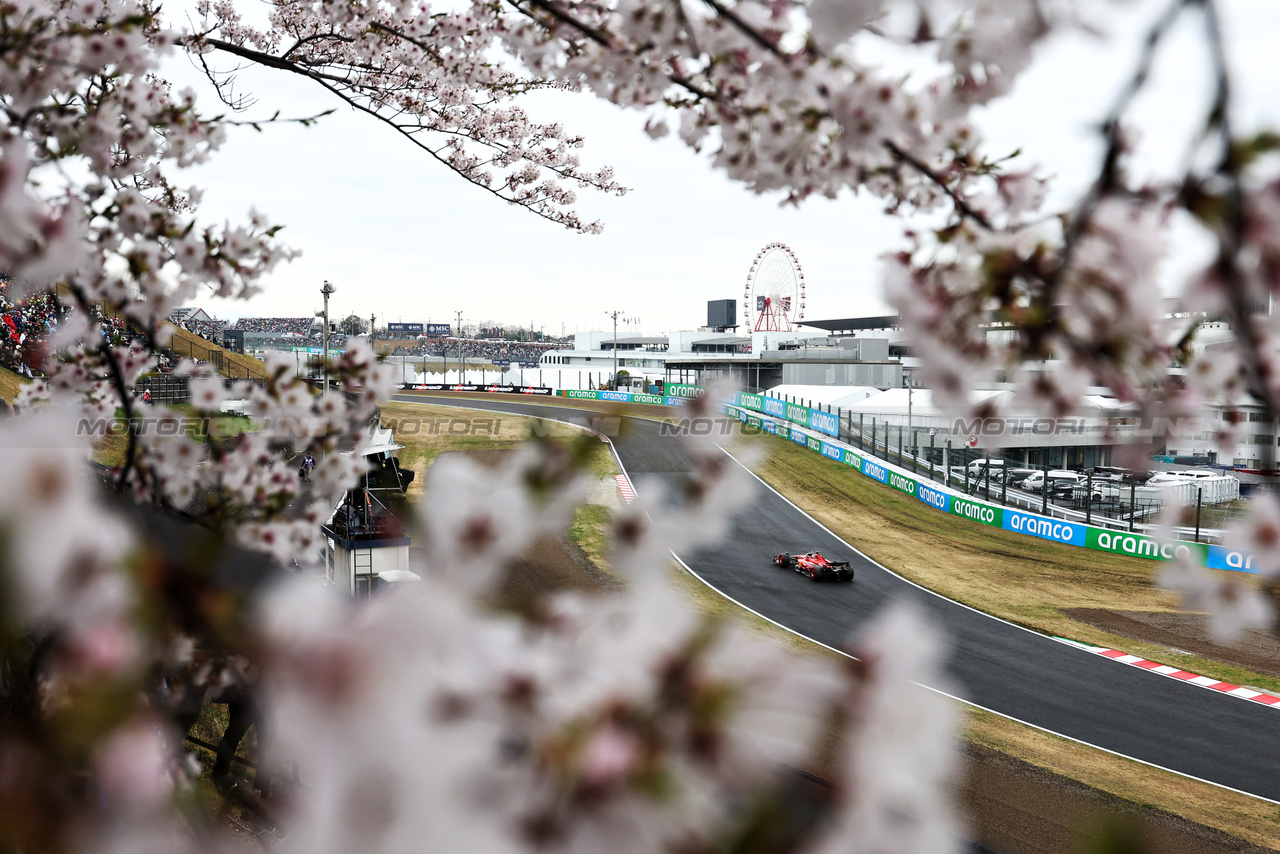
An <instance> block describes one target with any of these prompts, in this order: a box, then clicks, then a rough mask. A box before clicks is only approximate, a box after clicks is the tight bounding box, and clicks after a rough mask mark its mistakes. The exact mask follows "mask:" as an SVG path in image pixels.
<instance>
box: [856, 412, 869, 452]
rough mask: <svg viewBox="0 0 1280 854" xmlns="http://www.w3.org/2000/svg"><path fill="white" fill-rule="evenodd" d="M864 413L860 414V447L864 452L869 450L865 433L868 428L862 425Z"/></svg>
mask: <svg viewBox="0 0 1280 854" xmlns="http://www.w3.org/2000/svg"><path fill="white" fill-rule="evenodd" d="M863 417H864V413H861V412H859V413H858V447H859V448H861V449H862V450H864V451H865V450H866V449H867V434H866V433H865V432H864V431H865V430H866V427H865V426H864V425H863V423H862V419H863Z"/></svg>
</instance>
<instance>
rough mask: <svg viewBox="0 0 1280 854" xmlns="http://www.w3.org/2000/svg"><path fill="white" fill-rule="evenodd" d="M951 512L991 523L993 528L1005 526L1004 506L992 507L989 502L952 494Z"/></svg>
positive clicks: (987, 523) (984, 522) (985, 523)
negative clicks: (980, 501) (971, 499)
mask: <svg viewBox="0 0 1280 854" xmlns="http://www.w3.org/2000/svg"><path fill="white" fill-rule="evenodd" d="M951 512H952V513H954V514H955V515H957V516H963V517H964V518H966V519H972V520H973V521H975V522H981V523H982V524H984V525H990V526H992V527H993V528H1003V527H1004V508H1003V507H992V506H991V505H989V504H981V503H979V502H977V501H970V500H969V499H967V498H961V497H960V496H958V495H953V496H951Z"/></svg>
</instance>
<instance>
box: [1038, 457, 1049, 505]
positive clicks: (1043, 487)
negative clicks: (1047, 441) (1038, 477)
mask: <svg viewBox="0 0 1280 854" xmlns="http://www.w3.org/2000/svg"><path fill="white" fill-rule="evenodd" d="M1040 471H1041V472H1042V473H1043V475H1042V476H1043V477H1044V480H1042V481H1040V515H1041V516H1047V515H1048V514H1049V449H1048V448H1046V449H1045V452H1044V459H1043V460H1041V462H1040Z"/></svg>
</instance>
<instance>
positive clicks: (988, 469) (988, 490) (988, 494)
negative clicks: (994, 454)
mask: <svg viewBox="0 0 1280 854" xmlns="http://www.w3.org/2000/svg"><path fill="white" fill-rule="evenodd" d="M982 473H983V474H985V475H986V481H987V484H986V487H985V490H986V491H985V495H986V497H987V500H988V501H990V500H991V460H989V459H988V460H987V462H986V463H985V464H983V466H982Z"/></svg>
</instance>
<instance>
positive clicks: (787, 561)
mask: <svg viewBox="0 0 1280 854" xmlns="http://www.w3.org/2000/svg"><path fill="white" fill-rule="evenodd" d="M780 566H781V567H782V568H783V569H790V568H791V554H790V553H789V552H783V553H782V562H781V564H780Z"/></svg>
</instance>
